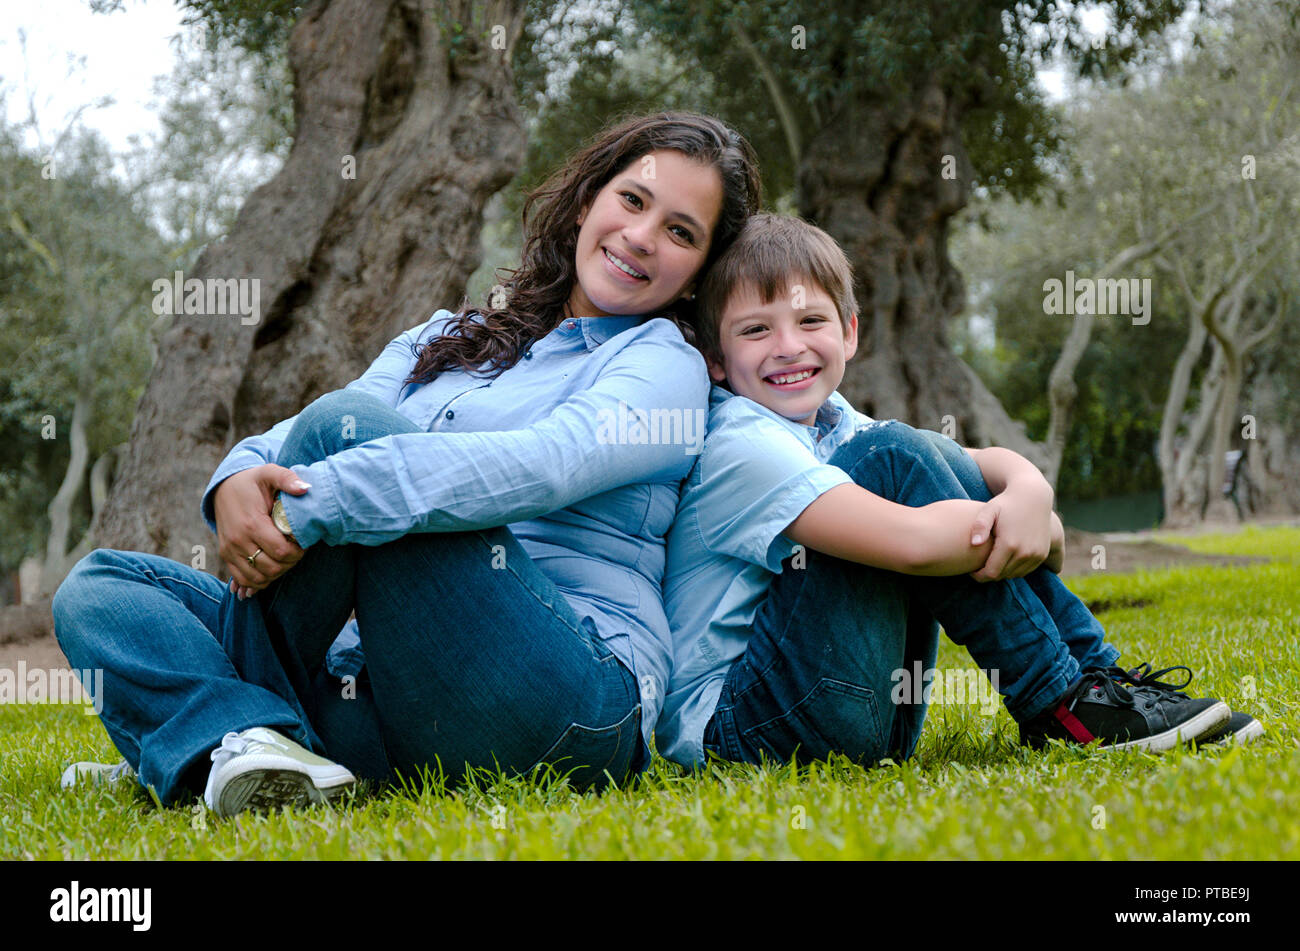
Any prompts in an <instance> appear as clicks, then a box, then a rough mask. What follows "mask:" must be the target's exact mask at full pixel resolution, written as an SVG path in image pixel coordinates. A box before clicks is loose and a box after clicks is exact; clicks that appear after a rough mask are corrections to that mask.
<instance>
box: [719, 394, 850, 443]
mask: <svg viewBox="0 0 1300 951" xmlns="http://www.w3.org/2000/svg"><path fill="white" fill-rule="evenodd" d="M836 396H839V394H838V393H832V394H831V396H830V397H829V398H828V399H827V400H826V402H825V403H822V405H821V406H819V407H817V416H816V418H815V419H814V420H813V425H811V426H805V425H804V424H803V423H797V422H795V421H794V420H793V419H786V418H785V417H784V416H782V415H781V414H780V413H778V412H776V411H775V410H772V409H769V408H768V407H766V406H764V405H763V404H762V403H759V402H756V401H754V400H748V402H750V403H753V405H754V406H757V407H758V408H759V409H760V410H762V411H763V412H764V413H766V414H767V415H768V416H771V417H772V418H773V419H775V420H778V421H779V422H782V423H785V425H787V426H789V427H790V428H791V429H794V430H796V431H799V432H804V433H807V434H808V436H809V437H810V438H811V439H812V441H813V443H817V442H819V441H820V440H821V438H822V437H823V436H825V435H827V434H828V433H832V432H834V431H835V428H836V427H837V426H839V425H840V423H842V422H844V420H845V419H846V416H845V413H844V412H843V410H842V409H841V408H840V406H839V405H837V403H836V402H835V397H836ZM734 399H745V400H747V399H748V398H747V397H744V396H737V395H736V394H735V393H733V392H731V390H729V389H727V388H726V387H725V386H722V385H721V384H718V383H715V384H713V387H712V389H710V390H709V409H710V410H712V409H715V408H716V407H718V406H720V405H722V404H723V403H725V402H726V401H727V400H734ZM840 399H843V397H840ZM845 405H847V404H845Z"/></svg>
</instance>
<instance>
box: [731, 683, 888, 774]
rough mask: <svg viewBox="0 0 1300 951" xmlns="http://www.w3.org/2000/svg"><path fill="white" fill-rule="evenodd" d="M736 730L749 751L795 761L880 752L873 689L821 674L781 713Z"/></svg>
mask: <svg viewBox="0 0 1300 951" xmlns="http://www.w3.org/2000/svg"><path fill="white" fill-rule="evenodd" d="M742 735H743V737H744V739H745V741H746V743H747V744H748V745H749V746H750V747H751V748H752V749H753V750H754V751H755V752H759V751H761V752H765V753H767V754H768V755H769V756H772V757H775V758H776V759H777V760H780V761H782V762H789V760H790V757H791V756H797V757H798V761H799V762H801V763H806V762H809V761H811V760H823V759H825V758H826V757H827V756H829V755H830V754H831V753H840V754H842V755H844V756H847V757H848V758H849V759H852V760H855V761H867V762H875V761H876V760H879V759H881V758H882V757H883V756H884V755H885V752H884V748H885V738H884V734H883V733H882V731H881V728H880V714H879V711H877V709H876V694H875V691H874V690H871V689H870V688H868V687H859V686H858V685H856V684H850V683H845V682H844V681H842V680H831V679H830V678H825V677H824V678H822V679H821V680H819V681H817V685H816V686H814V687H813V689H812V690H810V691H809V692H808V695H807V696H805V697H804V698H803V699H802V700H800V701H799V702H798V703H796V704H795V705H794V706H793V707H791V708H790V709H789V710H788V711H787V712H786V713H783V714H781V715H780V716H778V717H773V718H772V719H770V720H765V721H764V722H762V723H760V724H758V725H757V726H752V727H750V728H749V729H747V730H744V731H743V733H742Z"/></svg>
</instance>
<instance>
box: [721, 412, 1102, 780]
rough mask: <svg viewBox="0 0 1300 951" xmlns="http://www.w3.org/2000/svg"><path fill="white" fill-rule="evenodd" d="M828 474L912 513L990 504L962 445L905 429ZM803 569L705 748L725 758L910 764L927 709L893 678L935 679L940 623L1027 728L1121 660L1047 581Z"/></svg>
mask: <svg viewBox="0 0 1300 951" xmlns="http://www.w3.org/2000/svg"><path fill="white" fill-rule="evenodd" d="M829 461H830V463H831V464H832V465H835V466H838V467H839V468H841V469H844V470H845V471H846V472H847V473H848V474H849V476H850V477H852V479H853V481H854V482H856V483H857V484H858V485H860V486H862V487H863V488H866V489H868V490H870V491H872V492H874V493H876V494H877V495H881V496H883V497H885V498H888V499H892V500H894V501H896V502H900V503H902V504H904V505H909V506H913V507H919V506H922V505H928V504H929V503H931V502H936V501H939V500H941V499H965V498H972V499H976V500H979V501H987V500H988V498H989V491H988V487H987V486H986V485H985V483H984V479H983V476H982V475H981V474H980V470H979V467H978V466H977V465H976V464H975V462H974V460H973V459H971V458H970V456H969V455H967V454H966V453H965V452H964V451H963V450H962V449H961V448H960V447H959V446H957V444H956V443H954V442H952V440H950V439H947V438H945V437H943V436H940V435H939V434H938V433H929V432H923V431H920V430H915V429H912V428H911V427H910V426H906V425H903V424H901V423H895V422H886V423H877V424H876V425H874V426H873V427H871V428H869V429H867V430H864V431H863V432H860V433H858V434H857V435H856V436H854V437H853V438H852V439H851V440H849V441H848V442H847V443H845V444H844V445H843V446H841V447H840V448H839V449H838V450H837V451H836V452H835V454H834V455H833V456H832V457H831V458H830V460H829ZM796 557H803V558H805V559H806V563H805V566H804V567H802V568H798V567H795V566H794V565H793V564H792V563H791V562H792V561H793V559H791V560H788V561H787V562H786V565H785V566H784V570H783V571H782V572H781V573H780V574H779V575H777V576H776V577H775V578H774V579H773V581H772V585H771V587H770V588H769V590H768V593H767V596H766V597H765V598H764V600H763V601H762V602H761V603H760V605H759V607H758V611H757V613H756V615H755V617H754V623H753V635H752V637H751V639H750V641H749V644H748V646H747V648H746V650H745V653H744V654H743V655H741V656H740V657H739V658H738V659H737V660H736V661H735V662H734V663H733V665H732V667H731V669H730V670H729V671H728V672H727V677H726V679H725V681H724V682H723V686H722V693H721V695H720V697H719V699H718V705H717V708H716V709H715V711H714V714H713V717H712V718H711V719H710V721H709V724H708V726H707V728H706V730H705V734H704V746H705V749H706V750H708V751H712V752H713V753H715V754H717V755H719V756H721V757H723V758H724V759H729V760H735V761H741V762H759V760H760V759H761V758H762V756H763V755H764V754H766V755H767V756H770V757H775V758H777V759H779V760H783V761H788V760H789V759H790V758H791V757H792V756H794V757H796V758H797V759H798V760H799V761H801V762H806V761H810V760H816V759H824V758H825V757H826V756H827V755H829V754H830V753H842V754H844V755H847V756H849V757H850V758H853V759H856V760H859V761H863V762H875V761H877V760H880V759H883V758H884V757H886V756H894V757H897V758H906V757H908V756H910V755H911V754H912V752H913V751H914V750H915V748H916V744H917V741H918V740H919V738H920V735H921V726H922V724H923V723H924V721H925V713H926V706H927V704H926V703H925V701H924V699H923V698H914V697H913V696H912V694H911V692H910V691H901V692H897V691H896V690H895V687H896V686H897V685H898V684H899V682H900V679H899V678H898V676H897V675H896V672H897V671H906V672H907V674H908V675H912V674H913V673H914V672H915V671H916V670H917V669H918V666H917V665H918V664H919V669H920V670H930V669H932V668H933V667H934V662H935V658H936V656H937V652H938V645H939V630H938V624H939V623H941V624H942V625H943V627H944V630H945V631H946V632H947V633H948V636H949V637H950V638H951V639H952V640H953V641H954V642H955V643H957V644H961V645H964V646H965V647H966V649H967V650H968V651H969V653H970V655H971V657H972V658H973V659H974V661H975V663H976V664H977V665H978V666H979V667H980V668H982V669H983V670H985V671H997V675H998V689H999V691H1000V692H1001V693H1002V695H1003V699H1004V701H1005V703H1006V707H1007V710H1008V712H1010V713H1011V715H1012V716H1013V717H1015V718H1016V719H1017V720H1021V721H1023V720H1027V719H1030V718H1032V717H1034V716H1036V715H1037V714H1039V713H1042V712H1044V711H1046V710H1048V709H1050V708H1051V707H1052V706H1053V705H1054V704H1055V703H1056V701H1057V700H1059V698H1060V697H1061V696H1062V694H1064V693H1065V691H1066V689H1067V688H1068V686H1069V685H1070V684H1071V683H1072V682H1073V681H1074V680H1075V678H1076V677H1077V676H1078V674H1079V672H1080V669H1081V668H1087V667H1093V666H1106V665H1108V664H1110V663H1113V662H1114V660H1115V659H1116V658H1117V657H1118V656H1119V652H1118V651H1116V650H1115V648H1113V647H1111V646H1109V645H1107V644H1105V642H1104V636H1105V632H1104V631H1103V630H1102V628H1101V625H1100V624H1099V623H1098V622H1097V620H1096V619H1095V618H1094V617H1093V616H1092V615H1091V614H1090V613H1089V612H1088V609H1087V608H1086V607H1085V606H1084V605H1083V604H1082V602H1080V601H1079V599H1078V598H1076V597H1075V596H1074V595H1073V594H1071V593H1070V591H1069V589H1068V588H1066V587H1065V585H1063V584H1062V583H1061V581H1060V579H1059V578H1057V576H1056V575H1055V574H1053V573H1052V572H1050V571H1048V570H1047V569H1046V568H1039V569H1037V570H1036V571H1034V572H1032V573H1031V574H1030V575H1028V576H1026V577H1025V578H1015V579H1009V580H1006V581H997V582H989V583H980V582H977V581H975V580H973V579H972V578H970V577H969V576H968V575H958V576H954V577H942V578H932V577H920V576H911V575H903V574H898V573H896V572H890V571H885V570H883V569H879V568H872V567H868V566H866V565H860V564H857V563H855V562H849V561H843V560H840V559H837V558H832V557H830V556H828V555H823V554H822V553H820V552H814V551H809V552H804V553H802V556H796ZM936 622H938V623H936ZM900 693H901V702H895V701H896V700H899V699H900V696H899V694H900Z"/></svg>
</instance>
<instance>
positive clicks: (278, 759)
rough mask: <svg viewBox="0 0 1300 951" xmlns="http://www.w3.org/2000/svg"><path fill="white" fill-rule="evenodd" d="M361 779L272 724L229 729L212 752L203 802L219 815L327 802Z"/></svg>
mask: <svg viewBox="0 0 1300 951" xmlns="http://www.w3.org/2000/svg"><path fill="white" fill-rule="evenodd" d="M356 781H357V778H356V777H355V776H353V775H352V773H350V772H349V771H348V770H347V769H345V768H344V767H342V766H340V765H339V764H338V763H332V762H330V761H329V760H327V759H325V758H324V757H321V756H317V755H316V754H315V753H312V752H311V751H310V750H306V749H304V748H303V747H301V746H299V745H298V744H297V743H295V742H294V741H293V740H291V739H289V738H288V737H286V736H282V735H281V734H279V733H277V732H276V731H275V730H272V729H269V728H267V727H262V726H255V727H252V728H250V729H247V730H244V731H243V732H242V733H227V734H226V735H225V736H224V737H223V738H222V740H221V745H220V746H219V747H217V748H216V749H215V750H213V751H212V771H211V772H210V773H208V785H207V788H206V789H204V791H203V801H204V802H205V803H207V806H208V808H209V809H211V810H212V811H213V812H214V813H216V814H217V815H219V816H233V815H235V814H236V813H238V812H241V811H243V810H245V809H255V810H267V809H278V808H279V807H281V806H288V805H297V806H305V805H308V804H310V803H325V802H329V801H330V800H333V799H336V798H338V796H339V795H341V794H342V793H343V792H345V791H346V790H348V789H350V788H352V786H353V785H354V784H355V783H356Z"/></svg>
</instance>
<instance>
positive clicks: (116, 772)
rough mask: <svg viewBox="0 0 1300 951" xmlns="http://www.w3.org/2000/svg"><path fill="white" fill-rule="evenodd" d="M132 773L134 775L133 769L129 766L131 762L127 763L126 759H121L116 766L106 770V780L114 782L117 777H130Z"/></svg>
mask: <svg viewBox="0 0 1300 951" xmlns="http://www.w3.org/2000/svg"><path fill="white" fill-rule="evenodd" d="M134 775H135V770H133V769H132V768H131V764H130V763H128V762H127V761H126V760H122V762H120V763H118V764H117V765H116V766H114V767H113V768H112V769H110V770H109V771H108V782H110V783H115V782H117V781H118V780H119V779H121V778H123V777H124V776H125V777H131V776H134Z"/></svg>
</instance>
